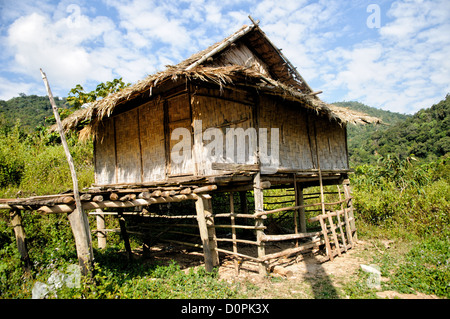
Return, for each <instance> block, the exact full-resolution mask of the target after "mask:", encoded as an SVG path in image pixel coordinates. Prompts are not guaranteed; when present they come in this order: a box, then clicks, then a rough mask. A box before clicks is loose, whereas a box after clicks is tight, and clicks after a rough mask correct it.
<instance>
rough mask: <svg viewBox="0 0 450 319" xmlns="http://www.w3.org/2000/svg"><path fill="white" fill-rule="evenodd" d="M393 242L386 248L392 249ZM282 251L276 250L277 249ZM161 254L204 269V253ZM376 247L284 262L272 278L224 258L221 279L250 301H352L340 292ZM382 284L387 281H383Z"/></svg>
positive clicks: (382, 294)
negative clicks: (237, 286)
mask: <svg viewBox="0 0 450 319" xmlns="http://www.w3.org/2000/svg"><path fill="white" fill-rule="evenodd" d="M390 243H391V242H390V241H385V242H383V244H384V245H385V246H386V247H388V246H389V245H390ZM277 248H278V249H279V248H280V247H274V249H277ZM157 249H159V251H153V252H152V253H151V254H152V257H153V258H157V259H161V260H169V259H171V260H175V261H176V262H177V263H178V264H179V265H180V266H181V268H182V269H184V270H185V271H189V269H190V268H193V267H199V266H202V265H203V255H202V254H201V253H200V252H198V251H197V252H196V251H191V250H185V249H180V248H176V247H170V246H169V248H168V247H167V246H161V247H159V248H157ZM374 253H376V247H374V245H373V244H372V243H370V242H366V241H361V240H359V241H358V242H357V245H356V246H355V247H353V248H352V249H349V250H348V251H347V252H345V253H342V255H341V256H336V257H335V258H334V260H333V261H330V260H327V259H326V257H325V253H324V251H321V250H313V251H310V252H308V253H304V254H300V255H298V256H296V257H292V258H286V259H282V260H280V261H279V262H278V263H277V269H279V268H278V267H281V268H282V269H283V272H284V274H283V275H280V274H278V273H276V272H275V271H274V270H273V265H272V266H271V267H270V270H271V272H270V273H269V276H266V277H263V276H260V275H259V273H258V265H257V264H256V263H252V262H249V261H245V262H243V263H242V264H240V267H239V271H238V273H237V272H236V268H235V262H234V260H233V259H232V258H230V257H229V256H225V255H223V254H220V260H221V262H220V266H219V277H220V279H222V280H225V281H227V282H230V283H242V286H241V287H242V289H246V291H245V293H246V294H247V295H248V297H249V298H258V299H264V298H271V299H277V298H283V299H291V298H295V299H299V298H302V299H303V298H306V299H310V298H330V299H332V298H344V299H345V298H349V297H348V296H346V295H345V294H344V293H343V292H342V290H341V289H340V288H341V287H342V286H343V285H345V284H346V283H348V282H351V281H356V280H357V279H358V272H359V269H360V265H361V264H364V265H369V264H370V262H371V260H372V256H373V254H374ZM380 280H381V281H383V280H387V279H386V278H383V277H381V278H380ZM376 296H377V297H378V298H381V299H386V298H387V299H438V297H436V296H433V295H425V294H421V293H416V294H401V293H398V292H396V291H381V289H379V288H378V289H376Z"/></svg>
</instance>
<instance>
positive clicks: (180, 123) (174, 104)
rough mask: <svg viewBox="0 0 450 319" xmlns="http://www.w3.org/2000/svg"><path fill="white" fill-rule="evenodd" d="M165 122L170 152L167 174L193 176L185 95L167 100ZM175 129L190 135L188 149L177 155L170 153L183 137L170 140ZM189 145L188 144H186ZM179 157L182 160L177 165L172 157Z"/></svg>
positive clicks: (188, 110) (188, 118) (190, 128)
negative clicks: (181, 129)
mask: <svg viewBox="0 0 450 319" xmlns="http://www.w3.org/2000/svg"><path fill="white" fill-rule="evenodd" d="M167 113H168V116H167V121H168V123H167V124H166V125H168V131H167V135H166V138H167V139H168V140H169V141H168V143H167V144H168V147H169V150H170V164H169V167H168V174H169V175H171V176H179V175H194V173H195V166H194V162H193V159H192V127H191V110H190V107H189V98H188V95H187V94H182V95H179V96H176V97H173V98H171V99H169V100H167ZM177 128H186V129H188V131H189V132H190V133H191V135H190V148H186V149H184V148H183V149H182V150H181V151H180V152H178V154H175V153H172V152H173V150H174V146H175V145H176V144H178V143H180V142H182V143H183V144H184V142H185V141H182V138H183V137H180V138H179V139H172V138H175V136H173V137H172V132H173V131H174V130H175V129H177ZM188 144H189V143H188ZM175 155H179V156H182V157H183V158H184V159H183V160H182V161H181V162H180V163H177V162H175V161H174V160H173V156H175Z"/></svg>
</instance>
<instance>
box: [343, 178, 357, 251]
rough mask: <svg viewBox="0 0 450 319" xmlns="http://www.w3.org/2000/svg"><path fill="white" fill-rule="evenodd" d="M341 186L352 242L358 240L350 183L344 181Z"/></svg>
mask: <svg viewBox="0 0 450 319" xmlns="http://www.w3.org/2000/svg"><path fill="white" fill-rule="evenodd" d="M343 186H344V194H345V199H348V201H347V207H348V208H349V210H348V218H349V220H350V228H351V231H352V233H353V234H352V238H353V240H354V241H356V240H358V236H357V233H356V225H355V216H354V214H353V203H352V199H351V197H352V192H351V189H350V181H349V180H348V179H346V180H344V183H343ZM353 243H354V242H353Z"/></svg>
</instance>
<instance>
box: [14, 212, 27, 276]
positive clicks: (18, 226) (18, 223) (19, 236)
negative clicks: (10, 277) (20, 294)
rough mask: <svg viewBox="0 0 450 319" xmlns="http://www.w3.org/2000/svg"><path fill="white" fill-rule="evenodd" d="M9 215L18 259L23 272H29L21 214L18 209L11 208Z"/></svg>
mask: <svg viewBox="0 0 450 319" xmlns="http://www.w3.org/2000/svg"><path fill="white" fill-rule="evenodd" d="M9 216H10V219H11V225H12V227H13V229H14V235H15V236H16V243H17V249H18V250H19V253H20V259H21V260H22V262H23V263H24V270H25V273H26V274H30V272H31V262H30V257H29V255H28V250H27V238H26V235H25V230H24V227H23V225H22V215H21V214H20V210H11V211H10V212H9Z"/></svg>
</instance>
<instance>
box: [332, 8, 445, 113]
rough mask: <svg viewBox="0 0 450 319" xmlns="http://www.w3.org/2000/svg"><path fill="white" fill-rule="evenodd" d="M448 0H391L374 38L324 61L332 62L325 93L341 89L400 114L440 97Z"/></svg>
mask: <svg viewBox="0 0 450 319" xmlns="http://www.w3.org/2000/svg"><path fill="white" fill-rule="evenodd" d="M444 7H445V8H449V5H448V2H443V1H441V2H440V3H437V2H435V1H433V2H432V1H408V0H405V1H396V2H394V3H393V5H392V7H391V9H390V10H389V11H388V12H387V16H388V17H390V18H391V19H392V21H391V22H389V23H387V24H386V25H384V26H382V27H381V29H380V30H379V37H378V38H375V39H371V40H368V41H365V42H363V43H361V44H355V45H353V46H351V47H349V48H345V49H344V48H341V47H339V48H336V49H334V50H331V52H328V53H327V55H326V57H327V58H328V59H325V61H323V62H326V63H332V64H333V65H335V66H336V69H335V70H334V72H333V71H330V70H328V72H332V73H334V74H326V77H327V78H328V79H330V81H329V82H328V83H326V84H325V86H324V88H325V91H326V92H325V94H324V95H325V96H327V90H328V94H329V95H328V96H333V93H334V94H336V92H339V91H342V92H347V93H346V94H345V95H343V98H344V99H346V100H358V101H361V102H363V103H366V104H368V105H371V106H375V107H381V108H384V109H389V110H391V111H397V112H402V113H412V112H416V111H417V110H419V109H420V108H424V107H427V106H430V105H431V104H427V103H430V101H432V102H433V103H436V102H438V101H439V100H441V99H443V98H444V97H445V94H446V93H448V92H449V88H450V85H449V83H450V62H448V58H445V56H447V57H448V54H450V38H449V37H448V36H447V35H448V34H449V31H450V29H449V28H450V10H447V11H446V13H445V14H444V13H443V11H445V10H443V9H445V8H444Z"/></svg>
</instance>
